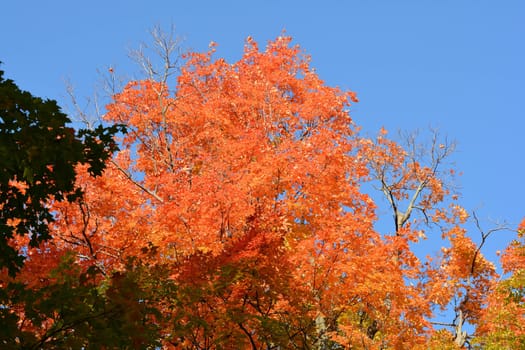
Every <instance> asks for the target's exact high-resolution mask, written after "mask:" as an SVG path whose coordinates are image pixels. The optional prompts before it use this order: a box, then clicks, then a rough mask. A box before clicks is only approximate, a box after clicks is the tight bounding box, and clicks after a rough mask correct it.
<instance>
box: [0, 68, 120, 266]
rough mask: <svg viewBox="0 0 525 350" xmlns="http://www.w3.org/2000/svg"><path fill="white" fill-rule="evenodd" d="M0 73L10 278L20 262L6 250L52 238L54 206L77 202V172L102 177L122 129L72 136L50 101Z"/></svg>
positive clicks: (2, 205) (2, 200)
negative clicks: (23, 240)
mask: <svg viewBox="0 0 525 350" xmlns="http://www.w3.org/2000/svg"><path fill="white" fill-rule="evenodd" d="M3 73H4V72H3V71H1V70H0V268H7V269H8V270H9V273H10V274H11V275H14V274H15V273H16V272H17V271H18V270H19V268H20V267H21V266H22V265H23V261H24V256H23V254H21V252H19V251H17V250H16V249H15V248H13V247H12V246H11V245H10V244H9V240H10V239H11V238H13V237H14V235H15V234H18V235H30V244H31V246H38V244H39V243H40V242H42V241H44V240H48V239H49V238H50V234H49V229H48V225H49V223H50V222H52V221H53V216H52V214H51V213H50V211H49V209H48V208H49V206H48V205H49V203H50V201H52V200H56V201H62V200H65V199H67V200H69V201H72V200H75V199H76V198H78V197H79V196H81V194H82V193H81V190H80V189H79V188H75V178H76V174H75V167H76V165H77V164H88V165H89V167H88V169H89V171H90V173H91V174H92V175H94V176H97V175H100V174H101V173H102V171H103V169H104V166H105V163H106V161H107V159H108V158H109V157H110V156H111V154H112V153H113V152H114V151H115V150H116V149H117V145H116V143H115V142H114V140H113V136H114V135H115V134H116V133H118V132H124V131H125V130H124V127H123V126H119V125H115V126H110V127H103V126H99V127H98V128H96V129H94V130H80V131H78V132H77V133H75V130H74V129H73V128H71V127H68V126H67V124H68V123H70V122H71V121H70V120H69V118H68V117H67V116H66V115H65V114H64V113H62V112H61V111H60V108H59V107H58V105H57V103H56V102H55V101H53V100H42V99H41V98H38V97H34V96H32V95H31V94H30V93H29V92H26V91H22V90H20V89H19V88H18V86H17V85H16V84H15V83H14V82H13V81H12V80H9V79H4V78H3Z"/></svg>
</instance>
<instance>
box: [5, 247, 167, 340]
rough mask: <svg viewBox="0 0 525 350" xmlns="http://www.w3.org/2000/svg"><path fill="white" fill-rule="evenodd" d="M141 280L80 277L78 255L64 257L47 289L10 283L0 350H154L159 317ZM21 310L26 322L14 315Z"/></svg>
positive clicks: (87, 274) (92, 275) (92, 272)
mask: <svg viewBox="0 0 525 350" xmlns="http://www.w3.org/2000/svg"><path fill="white" fill-rule="evenodd" d="M137 276H138V275H137V274H136V273H134V271H129V272H126V273H116V274H113V275H112V276H110V277H103V276H101V275H100V273H99V270H97V269H96V268H90V269H88V270H87V271H82V269H81V268H80V266H79V265H78V264H76V263H75V255H74V254H72V253H71V254H65V256H64V257H63V258H62V261H61V263H60V265H59V266H58V267H57V268H56V269H55V270H53V271H52V272H51V274H50V276H49V280H48V281H47V282H46V283H44V284H43V286H39V287H38V288H29V287H28V286H26V285H23V284H20V283H10V284H9V285H8V286H7V288H3V289H0V305H2V307H0V325H1V327H0V348H2V349H86V350H87V349H102V348H104V349H153V348H155V347H156V346H158V345H159V343H158V341H157V340H156V339H159V335H158V329H157V327H156V325H155V323H154V322H152V321H151V317H154V316H157V317H158V316H159V315H158V313H155V310H153V309H151V308H149V307H148V306H147V303H145V294H144V291H143V289H142V288H141V287H140V286H139V282H138V277H137ZM19 308H23V317H24V319H23V320H21V319H20V313H19V312H14V311H15V309H16V310H18V309H19ZM18 311H20V310H18ZM21 324H23V325H24V327H19V326H20V325H21Z"/></svg>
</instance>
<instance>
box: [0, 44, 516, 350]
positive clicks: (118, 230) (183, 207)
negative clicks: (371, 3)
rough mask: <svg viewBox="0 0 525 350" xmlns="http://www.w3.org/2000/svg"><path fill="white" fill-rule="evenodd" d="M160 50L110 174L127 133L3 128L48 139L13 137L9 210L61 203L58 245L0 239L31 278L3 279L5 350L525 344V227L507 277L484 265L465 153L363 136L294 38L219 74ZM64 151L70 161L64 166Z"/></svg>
mask: <svg viewBox="0 0 525 350" xmlns="http://www.w3.org/2000/svg"><path fill="white" fill-rule="evenodd" d="M157 38H161V39H163V40H158V41H157V43H158V44H160V51H161V52H163V53H164V54H165V55H164V56H163V58H164V61H165V62H164V64H163V67H164V70H162V69H161V70H160V71H159V70H155V69H153V68H152V67H151V66H148V65H145V66H146V68H149V69H148V72H149V73H151V74H150V75H149V76H148V77H147V78H145V79H143V80H136V81H130V82H129V83H128V84H127V85H126V86H125V87H123V88H122V90H120V91H116V92H115V93H114V95H113V96H112V101H111V102H110V103H109V104H108V105H107V107H106V111H107V113H106V114H105V115H104V119H105V122H106V123H114V125H124V126H125V127H126V129H127V131H128V132H127V133H126V134H125V135H123V136H122V137H121V138H120V139H118V143H119V144H120V146H121V147H120V148H121V150H120V151H118V152H116V153H115V155H114V156H113V157H109V156H108V154H109V153H104V152H102V151H108V150H111V151H112V150H114V149H115V148H114V147H115V145H114V144H110V145H111V146H108V143H107V142H108V141H109V140H111V139H112V137H113V135H114V131H116V130H118V129H110V131H109V132H108V131H106V132H105V133H103V134H102V135H104V138H103V137H102V136H100V134H97V135H98V138H90V137H91V135H92V134H89V133H88V134H79V135H86V138H84V139H82V138H78V137H75V136H74V134H73V133H72V132H71V129H67V128H65V127H64V123H65V122H67V118H66V117H65V116H64V115H62V114H61V113H58V112H56V111H55V112H54V113H57V118H58V120H56V118H55V117H54V114H51V115H49V117H48V118H49V120H50V121H49V123H51V122H52V123H54V124H50V125H48V124H42V123H43V121H41V119H42V118H44V117H42V118H40V119H37V121H36V122H35V123H37V125H40V124H42V125H44V126H42V127H34V128H32V129H31V128H30V130H29V131H24V130H25V129H26V128H18V129H17V128H15V127H12V126H9V125H11V124H7V123H8V119H5V118H4V117H3V116H2V118H3V119H4V123H5V124H6V125H8V126H9V128H10V129H9V130H13V129H14V130H16V131H14V132H13V131H12V132H7V131H6V132H5V133H6V134H7V135H17V133H18V132H20V133H22V132H26V133H27V132H35V133H37V134H38V135H37V136H34V137H35V140H42V141H40V142H42V145H43V146H42V147H38V149H37V151H38V152H41V153H38V154H39V156H38V161H37V162H36V163H34V162H30V161H31V160H32V159H33V158H34V155H33V153H31V152H32V151H31V149H32V148H31V146H34V144H29V143H28V141H27V139H23V138H20V137H19V138H15V136H9V137H13V140H15V142H14V144H15V145H18V146H16V147H17V148H15V149H13V150H11V149H7V148H6V151H5V152H6V154H7V153H13V154H21V155H20V156H19V158H17V159H19V160H18V161H12V162H14V163H13V164H14V165H9V167H8V166H7V165H6V166H5V168H6V169H13V170H12V174H13V175H8V177H5V179H4V178H2V179H1V180H2V186H4V185H5V186H10V187H9V191H11V192H5V193H6V194H5V196H6V199H5V200H4V202H2V203H6V204H3V205H4V206H3V207H2V209H6V210H7V208H8V207H7V205H10V203H12V202H11V201H14V202H16V203H21V204H20V205H22V207H20V208H25V207H27V204H23V203H27V202H30V203H35V200H34V199H33V197H27V196H26V197H23V198H24V200H23V201H20V200H19V199H18V198H19V197H20V196H22V195H24V193H29V194H32V193H33V192H31V189H32V188H33V186H37V185H42V186H41V187H37V188H45V189H46V190H48V191H49V192H45V193H40V194H39V195H40V197H34V198H38V200H39V203H42V204H41V205H40V207H38V208H37V209H38V215H41V214H40V213H41V212H43V213H45V214H46V215H47V216H45V217H44V220H40V219H39V220H40V221H38V223H39V224H40V225H41V226H45V230H42V231H41V232H43V233H45V234H41V236H42V238H48V236H47V233H49V234H50V235H51V236H52V237H53V240H52V241H48V242H44V241H43V240H42V239H38V238H37V237H40V236H34V235H33V236H31V240H27V239H26V240H22V239H15V240H11V241H10V240H9V239H11V238H13V237H14V236H13V235H12V234H11V235H10V236H8V235H7V234H6V235H5V237H7V238H8V239H6V240H5V243H4V245H5V246H6V247H8V248H5V249H11V251H16V249H18V250H21V251H23V252H24V254H25V257H26V262H25V264H24V266H23V268H22V269H21V271H20V272H19V273H18V274H17V275H16V277H15V278H13V277H9V276H7V275H4V276H3V277H1V278H2V279H1V283H2V286H3V287H2V288H4V289H3V292H2V293H3V294H2V298H3V301H2V302H1V303H2V305H3V308H2V315H3V316H2V317H3V319H2V320H3V322H7V321H6V320H11V319H12V320H15V321H12V322H11V323H10V324H9V325H10V327H11V328H9V329H8V328H5V329H6V331H5V332H7V333H5V334H1V338H0V342H1V341H3V342H4V344H9V345H10V346H11V347H12V348H17V346H22V345H23V346H29V345H30V346H32V348H55V347H57V346H58V347H64V348H86V349H87V348H100V347H104V348H108V349H109V348H155V347H156V346H161V347H163V348H166V349H230V348H235V349H292V348H293V349H296V348H299V349H345V348H349V349H404V348H411V349H433V348H436V349H437V348H450V349H456V348H457V349H459V348H466V347H476V346H477V347H481V348H491V347H492V348H498V349H506V348H508V349H514V348H519V347H520V346H521V347H522V346H523V345H524V341H525V340H524V339H525V337H524V334H525V328H524V324H525V322H524V321H525V320H524V318H525V314H524V309H523V307H524V301H525V300H524V290H523V276H524V274H523V273H524V268H525V265H524V264H523V262H524V259H523V256H524V251H523V247H524V244H523V243H524V242H523V239H522V238H523V230H524V224H522V225H521V226H520V228H519V232H520V233H519V236H518V240H516V241H515V242H513V243H512V244H511V246H510V247H509V248H508V249H507V250H506V251H505V252H503V254H502V261H503V266H504V268H505V272H506V273H507V277H506V278H505V279H503V278H501V277H500V276H499V275H498V274H497V273H496V269H495V265H494V264H493V263H492V262H490V261H488V260H487V259H486V258H485V257H484V256H483V254H482V251H481V249H482V248H483V246H484V244H485V241H486V240H487V239H489V236H490V235H491V234H492V233H493V232H495V231H496V230H497V229H499V228H497V229H495V230H490V231H483V230H481V229H480V230H479V231H480V232H474V233H469V232H467V230H466V228H465V223H466V222H467V221H468V220H475V221H476V222H477V218H476V217H472V216H469V214H468V212H467V211H466V210H465V209H464V208H462V207H461V205H460V196H459V195H458V193H456V192H454V190H453V188H452V187H451V186H450V181H451V180H452V178H453V176H454V174H455V169H454V168H452V167H450V165H449V163H448V162H447V160H448V157H449V156H450V154H451V153H452V152H453V150H454V145H453V144H452V143H448V142H446V141H442V140H440V139H439V138H438V137H437V135H433V138H432V139H431V140H430V142H429V146H428V147H426V148H423V149H421V148H420V147H419V144H418V143H417V140H416V138H415V137H413V136H411V135H409V136H407V137H406V138H405V141H406V143H405V144H402V143H399V142H396V141H394V140H392V139H390V138H389V137H388V132H387V131H386V130H384V129H382V130H380V131H379V133H378V136H377V137H375V138H368V137H364V136H362V135H361V133H360V132H359V126H358V125H356V123H355V122H354V121H353V119H352V118H351V115H350V109H351V107H352V104H354V103H357V102H358V99H357V96H356V94H355V93H354V92H351V91H343V90H341V89H339V88H334V87H330V86H327V85H326V84H325V83H324V82H323V81H322V80H321V78H320V77H319V76H318V75H317V74H316V72H315V70H314V69H312V68H311V67H310V60H309V57H308V56H307V55H305V54H304V53H303V51H302V50H301V49H300V47H299V46H296V45H292V43H291V38H289V37H278V38H277V39H276V40H274V41H271V42H269V43H268V45H267V46H266V48H264V49H260V48H259V46H258V44H257V43H256V42H255V41H254V40H253V39H252V38H248V39H247V41H246V44H245V48H244V53H243V55H242V57H241V58H240V59H239V60H238V61H237V62H234V63H228V62H226V61H225V60H224V59H222V58H215V46H214V45H211V47H210V50H209V51H208V52H204V53H198V52H189V53H186V54H185V55H184V56H182V57H180V59H181V60H182V63H181V66H177V67H175V66H174V65H173V64H172V63H173V62H175V61H176V60H170V54H171V52H172V50H173V45H172V44H173V43H172V42H170V41H169V40H167V39H166V38H164V37H157ZM164 39H166V40H164ZM146 62H150V61H146ZM176 71H177V72H178V73H177V75H176V77H175V78H176V79H175V81H174V82H172V80H173V79H172V77H173V76H172V75H173V74H175V72H176ZM154 73H155V74H154ZM157 73H159V74H157ZM111 74H113V72H111ZM10 84H12V83H10ZM10 100H11V101H12V100H13V99H10ZM16 106H18V104H16ZM46 106H47V105H46ZM52 106H54V107H53V108H55V107H56V105H55V104H52ZM18 108H19V107H17V109H18ZM24 108H26V109H27V108H28V107H24ZM46 108H51V107H46ZM53 108H51V110H53V111H54V109H53ZM6 115H7V116H9V115H11V114H10V113H6ZM23 115H24V116H25V118H26V119H30V118H36V117H32V114H27V113H25V114H23ZM6 118H7V117H6ZM26 119H24V120H26ZM31 120H32V119H31ZM43 120H48V119H43ZM13 123H15V122H12V125H16V127H18V124H13ZM16 123H21V122H18V121H16ZM56 123H58V124H56ZM28 125H29V126H31V125H32V124H30V123H29V124H28ZM55 125H56V126H55ZM19 129H20V131H18V130H19ZM57 130H61V131H60V133H59V132H58V131H57ZM23 135H26V134H23ZM434 136H435V137H434ZM16 137H18V136H16ZM28 137H33V136H28ZM64 138H65V140H63V139H64ZM3 140H4V138H3V136H2V144H3V143H4V141H3ZM5 140H7V138H6V139H5ZM47 140H51V141H53V142H55V143H56V144H55V143H52V142H51V141H47ZM94 140H97V141H94ZM56 141H58V142H56ZM66 141H67V142H69V143H72V144H73V145H74V146H71V147H68V148H67V149H66V151H67V152H66V153H65V154H64V155H61V153H60V152H61V150H64V147H63V145H64V144H65V143H63V142H66ZM17 142H18V143H17ZM46 142H47V143H46ZM48 143H49V145H48ZM8 144H13V142H9V143H8ZM86 145H87V146H86ZM2 147H4V146H2ZM6 147H7V146H6ZM2 152H4V150H3V149H2ZM57 152H58V153H57ZM70 152H76V153H70ZM46 157H54V158H53V162H52V161H49V160H47V158H46ZM58 158H60V159H61V160H60V162H61V163H57V160H56V159H58ZM90 161H92V162H90ZM93 162H94V163H93ZM9 164H11V163H9ZM50 165H52V166H50ZM2 166H3V165H2ZM104 166H105V170H104V172H101V171H102V169H103V168H104ZM64 167H65V168H66V169H67V171H66V170H62V169H63V168H64ZM73 167H75V168H73ZM35 169H36V170H35ZM41 169H42V170H41ZM45 169H47V170H45ZM73 169H74V170H73ZM92 175H100V176H96V177H94V176H92ZM13 181H16V183H14V182H13ZM4 182H5V184H4ZM21 182H22V184H21ZM48 182H49V183H51V184H52V185H53V186H54V187H50V186H48V185H45V186H44V184H47V183H48ZM59 186H62V187H59ZM370 188H376V189H377V194H378V195H373V194H371V193H370V192H369V191H368V189H370ZM75 189H81V192H79V191H75ZM24 191H25V192H24ZM2 193H4V191H2ZM37 193H39V192H37ZM69 193H74V194H75V196H73V197H67V195H66V194H69ZM77 194H78V195H77ZM50 196H52V197H50ZM378 196H383V197H384V198H385V200H386V203H388V206H389V211H390V214H389V215H391V216H392V217H393V222H392V226H391V229H386V230H385V229H379V228H378V227H377V225H376V223H377V221H378V216H379V215H380V213H381V211H379V210H378V206H379V205H380V204H379V203H378V198H379V197H378ZM66 197H67V199H69V200H61V199H63V198H66ZM20 198H22V197H20ZM14 202H13V203H14ZM44 203H45V204H44ZM17 208H18V207H17ZM18 210H21V209H18ZM8 212H9V213H13V211H8ZM14 213H15V214H14V215H13V216H11V217H6V220H5V222H4V227H5V229H6V232H15V230H22V231H21V232H22V233H27V232H30V231H31V230H32V229H33V226H28V228H26V229H25V231H23V230H24V227H25V226H20V225H21V224H19V222H18V221H16V220H20V222H24V225H25V224H26V222H29V223H31V221H28V220H29V219H26V218H25V217H24V215H25V214H24V215H22V214H21V213H20V212H14ZM3 215H7V214H3ZM28 215H29V214H28ZM38 215H36V216H35V217H36V218H41V216H38ZM13 220H15V221H13ZM24 220H25V221H24ZM31 220H33V219H31ZM35 220H36V219H35ZM33 225H34V224H33ZM19 226H20V227H21V228H18V227H19ZM39 232H40V231H39ZM474 234H478V235H480V236H481V242H478V243H476V241H474V240H473V238H472V237H473V235H474ZM429 236H432V239H433V240H435V241H436V242H437V241H441V243H442V247H443V248H442V249H441V252H440V254H438V255H436V256H430V255H429V256H427V257H421V256H418V255H417V254H416V253H415V250H414V247H415V246H417V244H418V243H419V242H420V241H422V240H424V239H426V238H427V237H429ZM33 238H34V239H33ZM4 266H6V265H4ZM24 293H26V294H27V295H30V296H31V297H26V298H24V297H21V295H22V296H23V295H26V294H24ZM46 300H48V301H47V302H46ZM59 300H63V302H60V301H59ZM440 310H449V313H450V315H451V320H450V322H448V323H445V322H436V321H435V317H436V312H439V311H440ZM15 324H16V327H15V326H14V325H15ZM467 324H468V325H471V326H473V329H474V331H473V332H467V330H466V329H467V327H466V325H467ZM13 327H15V328H16V329H17V330H16V331H15V330H14V328H13ZM28 344H29V345H28Z"/></svg>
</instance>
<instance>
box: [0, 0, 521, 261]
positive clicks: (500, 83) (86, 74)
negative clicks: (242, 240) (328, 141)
mask: <svg viewBox="0 0 525 350" xmlns="http://www.w3.org/2000/svg"><path fill="white" fill-rule="evenodd" d="M156 25H159V26H161V27H162V28H165V29H166V30H169V28H170V26H171V25H174V26H175V32H176V34H177V35H179V36H181V37H182V38H184V42H183V46H184V47H185V48H189V49H194V50H197V51H204V50H206V49H207V47H208V44H209V43H210V42H211V41H214V42H216V43H218V45H219V46H218V50H217V54H216V57H224V58H226V59H227V60H228V61H230V62H233V61H234V60H237V59H239V58H240V56H241V55H242V50H243V46H244V41H245V39H246V37H247V36H252V37H253V38H254V39H255V40H256V41H258V42H259V44H260V47H264V45H265V43H266V42H267V41H268V40H272V39H275V38H276V37H277V36H279V35H281V34H282V32H283V30H285V31H286V34H287V35H290V36H292V37H293V39H294V43H296V44H299V45H300V46H301V47H302V49H303V50H304V51H305V52H306V53H307V54H309V55H310V56H311V58H312V66H313V67H315V68H316V71H317V73H318V74H319V75H320V77H321V78H322V79H323V80H324V81H325V82H326V84H328V85H330V86H339V87H341V88H343V89H350V90H352V91H355V92H357V94H358V97H359V99H360V102H359V103H358V104H355V105H353V107H352V109H351V115H352V117H353V119H354V121H355V122H356V123H357V124H358V125H360V126H361V127H362V131H363V133H364V134H365V135H376V134H377V131H378V130H379V128H380V127H382V126H384V127H385V128H386V129H388V130H390V131H391V132H392V133H393V134H395V133H396V132H397V130H408V131H411V130H416V129H419V130H421V131H422V133H423V135H425V133H424V132H426V131H428V128H429V127H430V126H432V127H435V128H439V130H440V133H441V134H443V135H446V136H447V137H448V138H449V139H453V140H456V141H457V142H458V149H457V152H456V154H455V155H454V161H455V163H456V167H457V169H458V170H460V171H462V172H463V176H462V177H461V178H460V180H459V185H460V186H461V193H462V195H463V199H462V201H461V203H462V204H463V205H464V206H465V208H466V209H467V210H469V211H472V210H476V212H477V213H478V216H479V218H480V219H481V221H482V224H483V225H484V226H485V228H490V227H492V226H494V222H496V221H499V222H502V221H507V222H508V223H509V225H511V226H513V227H515V226H516V225H517V224H518V222H519V221H520V220H521V218H522V217H523V216H524V215H525V210H524V209H525V208H524V206H523V202H524V198H525V184H524V181H523V180H524V178H523V174H524V170H525V164H524V156H523V153H524V152H523V151H524V141H523V133H524V129H525V128H524V127H525V121H524V117H525V115H524V111H525V109H524V107H523V106H524V103H525V68H524V67H525V1H523V0H516V1H513V0H505V1H495V0H493V1H485V0H476V1H474V0H439V1H438V0H412V1H403V0H398V1H392V0H384V1H380V0H375V1H373V0H370V1H365V0H359V1H358V0H349V1H342V0H338V1H335V0H324V1H304V0H303V1H284V0H282V1H277V0H267V1H226V0H224V1H177V0H172V1H155V0H150V1H138V0H127V1H111V0H104V1H100V0H92V1H79V2H76V1H53V0H47V1H37V0H34V1H26V0H12V1H8V0H4V1H3V2H2V8H1V11H0V61H3V65H2V67H1V69H2V70H4V71H5V76H6V77H7V78H10V79H13V80H14V81H15V82H16V83H17V84H18V85H19V86H20V87H21V88H22V89H24V90H27V91H30V92H31V93H32V94H34V95H36V96H41V97H46V98H51V99H56V100H57V101H58V103H59V105H61V106H64V107H66V106H68V105H70V99H69V97H68V95H67V93H66V83H65V82H66V80H69V81H70V82H71V83H72V85H73V86H74V88H75V90H76V96H77V98H78V99H79V101H80V102H81V103H83V101H84V100H85V98H89V97H90V96H92V95H93V93H94V91H95V90H97V89H98V88H99V87H100V85H99V83H100V80H101V76H100V74H99V73H98V72H99V71H102V72H106V71H107V69H108V67H110V66H111V67H114V69H115V72H116V74H119V75H128V76H131V75H133V74H134V73H136V72H138V71H139V68H138V67H137V66H136V65H135V64H134V63H133V61H131V60H130V59H129V58H128V53H129V50H130V49H136V48H137V47H138V46H139V45H140V43H142V42H145V43H151V42H152V40H151V37H150V35H149V31H150V30H151V29H152V28H153V27H154V26H156ZM427 135H429V134H427ZM474 235H475V237H477V236H476V235H477V234H476V233H475V234H474ZM512 237H513V233H511V232H505V233H503V232H502V233H498V234H497V235H496V236H494V237H492V239H491V240H490V243H489V245H488V246H487V249H486V250H485V253H486V255H487V256H488V257H489V258H495V256H494V251H495V250H496V249H501V248H502V247H503V246H504V245H505V244H506V243H507V242H508V241H509V240H510V239H511V238H512ZM430 243H432V242H431V241H430ZM434 248H435V250H437V247H434Z"/></svg>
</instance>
